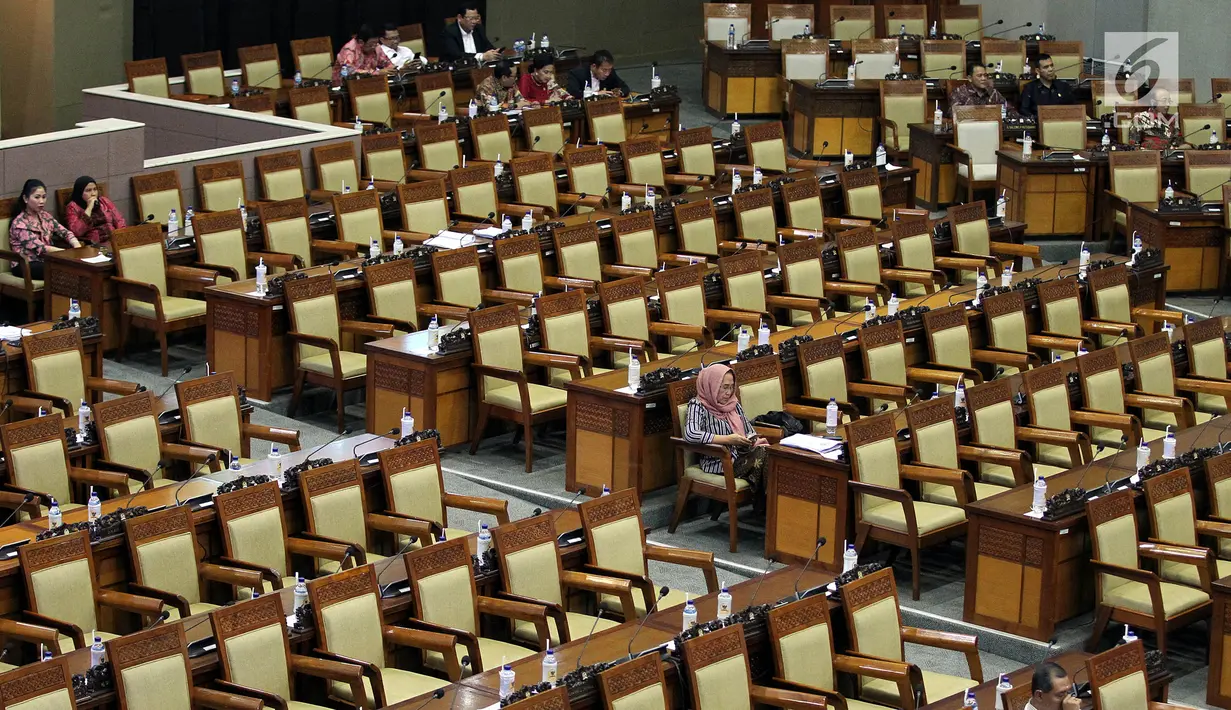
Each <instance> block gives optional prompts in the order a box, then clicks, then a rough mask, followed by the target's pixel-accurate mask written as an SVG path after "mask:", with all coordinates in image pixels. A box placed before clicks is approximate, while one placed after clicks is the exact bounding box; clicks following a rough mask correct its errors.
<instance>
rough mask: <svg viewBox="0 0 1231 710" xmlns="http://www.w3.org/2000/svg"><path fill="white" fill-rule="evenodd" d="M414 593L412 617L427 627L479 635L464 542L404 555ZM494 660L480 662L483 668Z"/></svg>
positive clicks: (447, 543)
mask: <svg viewBox="0 0 1231 710" xmlns="http://www.w3.org/2000/svg"><path fill="white" fill-rule="evenodd" d="M404 559H405V563H406V576H407V579H409V580H410V584H411V589H412V590H413V591H414V600H415V617H416V618H418V619H422V620H424V621H426V622H428V623H430V624H439V625H440V626H445V627H448V628H451V629H460V630H462V631H468V632H470V633H473V634H477V633H479V620H478V616H479V615H478V611H477V608H476V607H477V599H476V597H477V596H478V594H477V592H476V591H475V584H474V573H473V571H472V568H471V566H470V564H471V563H470V548H469V547H468V546H467V545H466V540H465V539H457V540H446V541H444V542H440V543H437V544H435V545H431V546H429V547H424V548H422V549H419V550H415V551H413V552H411V553H409V554H407V555H406V556H405V558H404ZM497 662H498V659H494V658H492V659H484V665H489V664H495V663H497Z"/></svg>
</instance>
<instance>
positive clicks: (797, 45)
mask: <svg viewBox="0 0 1231 710" xmlns="http://www.w3.org/2000/svg"><path fill="white" fill-rule="evenodd" d="M781 24H782V22H777V23H775V24H774V30H777V29H778V26H779V25H781ZM792 34H802V31H801V32H800V33H792ZM781 46H782V75H783V76H784V77H785V78H786V80H787V81H794V80H796V79H799V80H801V81H809V80H811V81H817V80H818V79H820V77H823V76H825V75H827V74H828V73H829V43H828V42H818V41H815V40H807V39H791V35H788V36H787V37H786V38H785V39H784V40H783V41H782V45H781Z"/></svg>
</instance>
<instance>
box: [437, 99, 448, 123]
mask: <svg viewBox="0 0 1231 710" xmlns="http://www.w3.org/2000/svg"><path fill="white" fill-rule="evenodd" d="M448 120H449V109H447V108H445V105H444V103H441V104H440V110H439V111H437V112H436V123H444V122H445V121H448Z"/></svg>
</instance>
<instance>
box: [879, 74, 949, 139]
mask: <svg viewBox="0 0 1231 710" xmlns="http://www.w3.org/2000/svg"><path fill="white" fill-rule="evenodd" d="M963 61H964V60H963ZM957 64H958V65H961V64H962V62H957ZM946 66H947V65H946ZM881 113H882V114H883V115H884V117H885V118H886V119H888V120H890V121H893V123H894V126H895V127H896V128H897V140H898V142H897V148H898V150H910V125H911V124H912V123H924V122H925V121H926V120H927V84H925V83H924V82H922V81H889V82H884V83H883V84H881ZM888 135H889V139H890V140H892V136H893V135H894V134H893V133H892V132H890V133H889V134H888ZM886 147H891V144H889V143H888V141H886Z"/></svg>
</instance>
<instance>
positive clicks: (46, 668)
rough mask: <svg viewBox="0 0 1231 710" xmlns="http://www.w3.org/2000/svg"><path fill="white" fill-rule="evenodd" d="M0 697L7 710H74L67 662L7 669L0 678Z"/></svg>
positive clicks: (52, 660)
mask: <svg viewBox="0 0 1231 710" xmlns="http://www.w3.org/2000/svg"><path fill="white" fill-rule="evenodd" d="M0 697H3V698H4V705H3V707H5V708H7V709H10V710H18V709H20V710H77V701H76V697H75V695H74V693H73V671H72V669H71V668H69V666H68V658H67V657H65V656H60V657H56V658H50V659H47V660H46V661H44V662H42V663H31V664H29V665H26V666H24V667H22V668H13V669H11V670H10V671H9V672H6V673H5V674H4V677H3V678H0Z"/></svg>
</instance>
